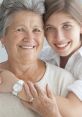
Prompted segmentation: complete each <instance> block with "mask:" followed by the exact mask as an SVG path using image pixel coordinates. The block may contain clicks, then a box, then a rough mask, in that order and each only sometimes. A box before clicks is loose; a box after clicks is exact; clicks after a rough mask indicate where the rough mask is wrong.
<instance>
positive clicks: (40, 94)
mask: <svg viewBox="0 0 82 117" xmlns="http://www.w3.org/2000/svg"><path fill="white" fill-rule="evenodd" d="M34 86H35V88H36V90H37V93H38V96H44V95H45V92H44V91H43V89H42V88H41V87H40V86H39V85H38V84H34Z"/></svg>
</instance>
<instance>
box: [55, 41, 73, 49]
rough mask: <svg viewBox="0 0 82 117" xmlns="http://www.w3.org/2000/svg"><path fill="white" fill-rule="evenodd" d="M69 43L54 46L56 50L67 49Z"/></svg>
mask: <svg viewBox="0 0 82 117" xmlns="http://www.w3.org/2000/svg"><path fill="white" fill-rule="evenodd" d="M69 44H71V42H67V43H63V44H54V45H55V46H56V47H57V48H61V49H62V48H65V47H67V46H68V45H69Z"/></svg>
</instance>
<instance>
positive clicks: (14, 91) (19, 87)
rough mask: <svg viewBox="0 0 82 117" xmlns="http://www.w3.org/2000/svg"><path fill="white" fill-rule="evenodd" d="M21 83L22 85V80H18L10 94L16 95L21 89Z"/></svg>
mask: <svg viewBox="0 0 82 117" xmlns="http://www.w3.org/2000/svg"><path fill="white" fill-rule="evenodd" d="M23 85H24V81H23V80H18V81H17V82H16V83H15V84H14V86H13V90H12V94H13V95H15V96H17V95H18V93H19V92H20V91H21V90H22V88H23Z"/></svg>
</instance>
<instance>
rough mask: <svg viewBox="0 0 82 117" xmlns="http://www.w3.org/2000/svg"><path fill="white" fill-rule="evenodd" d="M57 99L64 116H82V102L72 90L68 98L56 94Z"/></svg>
mask: <svg viewBox="0 0 82 117" xmlns="http://www.w3.org/2000/svg"><path fill="white" fill-rule="evenodd" d="M56 100H57V104H58V107H59V110H60V112H61V114H62V116H63V117H82V102H81V101H80V100H79V99H78V98H77V97H76V96H75V95H74V94H73V93H72V92H69V93H68V95H67V97H66V98H65V97H61V96H56Z"/></svg>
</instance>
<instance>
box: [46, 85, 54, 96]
mask: <svg viewBox="0 0 82 117" xmlns="http://www.w3.org/2000/svg"><path fill="white" fill-rule="evenodd" d="M46 93H47V96H48V97H49V98H53V97H54V94H53V92H52V91H51V89H50V88H49V86H48V84H47V85H46Z"/></svg>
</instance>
